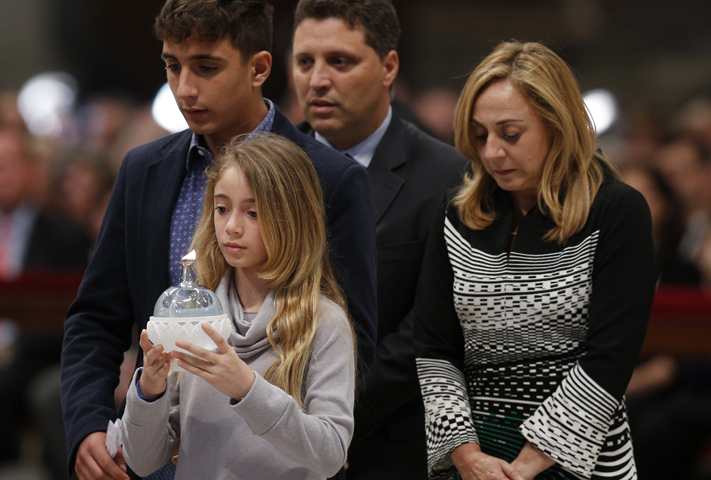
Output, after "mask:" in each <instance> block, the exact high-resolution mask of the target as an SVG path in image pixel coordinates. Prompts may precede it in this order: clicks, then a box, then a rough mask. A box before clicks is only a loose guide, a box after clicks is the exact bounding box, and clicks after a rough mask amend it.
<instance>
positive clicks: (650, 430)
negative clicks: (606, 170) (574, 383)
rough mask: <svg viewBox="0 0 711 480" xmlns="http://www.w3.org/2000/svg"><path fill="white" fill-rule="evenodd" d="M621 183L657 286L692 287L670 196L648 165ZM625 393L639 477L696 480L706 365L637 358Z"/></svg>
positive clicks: (710, 430)
mask: <svg viewBox="0 0 711 480" xmlns="http://www.w3.org/2000/svg"><path fill="white" fill-rule="evenodd" d="M622 179H623V181H624V182H625V183H627V184H628V185H630V186H631V187H633V188H634V189H636V190H637V191H639V192H640V193H642V195H643V196H644V198H645V199H646V200H647V204H648V205H649V208H650V212H651V214H652V232H653V236H654V245H655V247H656V251H657V258H658V260H659V265H660V272H659V280H658V283H659V285H676V286H682V285H685V286H698V285H699V282H700V280H701V276H700V273H699V270H698V269H697V267H696V265H695V264H694V262H692V261H690V260H688V259H685V258H683V257H682V256H681V255H680V254H679V250H678V248H677V247H678V244H679V241H680V240H681V237H682V235H683V233H684V215H683V208H682V206H681V203H680V201H679V200H678V198H677V197H676V195H675V192H674V191H673V190H672V188H671V187H670V186H669V185H668V184H667V183H666V181H665V179H664V177H663V176H662V174H661V173H660V172H659V171H658V170H656V169H655V168H654V167H652V166H651V165H628V166H626V167H625V168H623V169H622ZM701 251H702V252H703V247H702V248H701ZM625 395H626V397H627V407H628V416H629V421H630V429H631V432H632V438H633V440H634V445H635V460H636V462H637V469H638V472H639V478H642V479H645V480H656V479H660V480H661V479H670V478H684V479H693V478H696V476H695V475H696V474H697V468H698V460H699V457H700V456H701V454H702V450H703V447H704V445H705V443H706V441H707V440H708V439H709V438H711V417H710V416H709V415H710V414H711V408H707V407H706V406H705V405H711V365H709V363H708V362H707V361H704V360H695V359H689V358H683V357H679V356H676V355H671V354H667V353H659V354H655V355H653V356H651V357H647V358H642V359H641V361H640V363H639V364H638V365H637V366H636V367H635V370H634V372H633V374H632V379H631V380H630V383H629V385H628V387H627V391H626V392H625ZM659 439H664V441H663V442H660V441H659Z"/></svg>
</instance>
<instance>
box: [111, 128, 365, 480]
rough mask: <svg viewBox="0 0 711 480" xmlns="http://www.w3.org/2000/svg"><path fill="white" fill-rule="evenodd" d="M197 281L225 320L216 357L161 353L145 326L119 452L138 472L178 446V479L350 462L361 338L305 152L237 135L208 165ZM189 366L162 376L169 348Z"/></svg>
mask: <svg viewBox="0 0 711 480" xmlns="http://www.w3.org/2000/svg"><path fill="white" fill-rule="evenodd" d="M193 246H194V247H195V249H196V250H197V254H198V261H197V266H198V276H199V277H200V280H201V282H202V283H203V284H204V285H206V286H207V287H209V288H212V289H215V290H216V293H217V296H218V297H219V298H220V301H221V302H222V305H223V308H224V309H225V310H226V313H228V314H229V315H230V316H231V318H232V321H233V332H232V334H231V335H230V337H229V339H228V340H227V341H225V340H223V339H222V338H221V337H220V336H219V334H217V333H216V332H215V331H214V330H213V329H212V328H211V327H209V326H207V325H205V326H204V327H203V328H204V330H205V332H206V333H207V334H208V335H210V337H211V338H212V339H213V340H214V341H215V343H216V344H217V346H218V351H217V352H210V351H207V350H204V349H201V348H199V347H197V346H195V345H192V344H186V343H184V342H181V343H180V344H179V346H180V347H183V348H185V349H186V350H188V351H189V352H191V354H192V355H188V354H184V353H174V352H171V354H165V353H164V352H163V348H162V346H158V345H156V346H152V345H151V344H150V342H149V341H148V338H147V334H146V333H145V331H144V332H143V333H142V335H141V346H142V348H143V350H144V352H145V356H144V367H143V369H142V371H141V370H139V371H138V372H137V373H136V375H135V378H134V381H133V382H132V384H131V387H130V390H129V393H128V396H127V405H126V414H125V416H124V419H123V426H124V455H125V457H126V462H127V464H128V465H129V466H130V467H131V468H132V469H133V470H134V471H136V473H138V474H139V475H142V476H145V475H148V474H150V473H151V472H153V471H155V470H157V469H158V468H160V467H162V466H163V465H164V464H165V463H166V461H168V460H169V459H170V457H171V455H172V452H173V448H174V446H175V445H176V444H177V442H178V441H180V447H179V460H178V463H177V470H176V475H175V478H176V480H180V479H191V480H192V479H196V478H220V479H237V478H239V479H274V478H289V479H320V478H325V477H329V476H331V475H334V474H335V473H336V472H338V470H339V469H340V468H341V467H342V466H343V464H344V463H345V461H346V452H347V449H348V445H349V443H350V439H351V436H352V433H353V395H354V381H355V380H354V378H355V346H354V337H353V331H352V328H351V326H350V323H349V320H348V318H347V317H346V314H345V313H344V312H345V304H344V300H343V296H342V294H341V293H340V291H339V288H338V286H337V284H336V282H335V281H334V278H333V275H332V273H331V268H330V265H329V261H328V247H327V244H326V230H325V220H324V209H323V201H322V198H321V189H320V186H319V182H318V177H317V175H316V172H315V170H314V168H313V165H312V164H311V161H310V160H309V158H308V157H307V156H306V155H305V154H304V152H303V151H301V150H300V149H299V148H298V147H297V146H296V145H294V144H293V143H291V142H290V141H288V140H286V139H285V138H283V137H279V136H276V135H271V134H268V135H263V136H259V137H257V138H254V139H247V140H244V139H243V138H237V139H235V140H233V141H232V142H231V143H229V144H228V145H227V146H226V147H225V149H224V151H223V154H222V156H221V157H220V158H219V159H218V160H216V162H215V164H214V166H213V167H212V168H211V170H210V171H209V172H208V185H207V194H206V198H205V206H204V209H203V214H202V218H201V220H200V223H199V225H198V229H197V231H196V234H195V238H194V240H193ZM171 356H174V357H176V358H177V359H178V360H177V362H178V365H180V366H181V367H183V368H184V369H185V370H187V372H188V373H187V374H184V375H170V376H168V375H167V373H168V368H169V361H170V357H171Z"/></svg>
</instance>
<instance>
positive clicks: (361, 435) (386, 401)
mask: <svg viewBox="0 0 711 480" xmlns="http://www.w3.org/2000/svg"><path fill="white" fill-rule="evenodd" d="M297 128H299V129H300V130H301V131H303V132H305V133H309V134H311V135H313V130H312V129H311V127H310V126H309V125H308V124H306V123H302V124H300V125H299V126H298V127H297ZM467 165H468V162H467V161H466V160H465V159H464V158H463V157H461V156H460V155H459V154H458V153H457V151H456V150H455V149H454V148H452V147H451V146H450V145H447V144H445V143H443V142H440V141H439V140H436V139H434V138H432V137H430V136H429V135H426V134H425V133H423V132H422V131H421V130H419V129H418V128H417V127H415V126H414V125H412V124H411V123H409V122H407V121H405V120H403V119H402V117H401V116H400V115H399V114H398V113H397V112H396V111H393V116H392V120H391V122H390V125H389V127H388V129H387V131H386V132H385V135H384V136H383V138H382V140H381V141H380V143H379V145H378V147H377V149H376V151H375V154H374V156H373V160H372V162H371V163H370V165H369V166H368V174H369V176H370V182H371V188H372V193H373V208H374V211H375V218H376V227H375V228H376V244H377V249H378V346H377V349H376V354H375V361H374V362H373V364H372V365H371V368H370V370H369V371H368V373H367V375H366V376H365V379H364V382H363V384H362V385H361V389H360V392H359V396H358V399H357V401H356V412H355V420H356V423H355V436H354V439H353V442H352V443H351V449H350V452H349V459H350V461H351V466H352V467H353V468H358V462H363V461H365V462H369V463H377V464H380V465H382V466H386V467H387V466H389V467H390V469H393V470H398V469H401V468H402V467H403V464H402V463H401V461H405V462H408V461H411V460H412V459H413V457H419V458H418V460H419V461H420V462H424V460H425V459H424V456H425V455H426V450H425V444H424V407H423V405H422V397H421V395H420V387H419V382H418V378H417V371H416V369H415V353H414V348H413V344H412V330H413V315H412V309H413V307H414V303H415V290H416V287H417V281H418V278H419V273H420V266H421V265H422V259H423V255H424V250H425V244H426V243H427V236H428V234H429V231H430V227H431V223H432V218H433V216H434V212H435V210H436V209H437V207H438V205H440V203H441V200H442V198H443V196H444V194H445V191H446V190H447V189H449V188H450V187H452V186H454V185H456V184H458V183H460V182H461V180H462V177H463V173H464V171H465V170H466V169H467ZM375 436H379V437H381V438H384V439H385V440H386V441H387V440H392V441H397V442H398V444H399V445H400V446H401V447H403V446H404V447H405V448H402V451H403V452H409V453H408V454H407V455H409V460H408V459H407V458H406V459H399V458H397V453H396V452H394V451H393V450H389V451H385V450H384V449H375V451H374V450H373V449H368V448H367V444H368V443H369V441H370V440H371V439H372V438H373V437H375ZM407 439H410V440H411V441H410V442H408V441H407ZM403 442H404V443H403ZM408 443H409V444H410V445H409V446H408ZM361 451H362V452H363V454H362V455H361ZM366 451H367V454H366V453H365V452H366ZM361 457H362V458H361ZM421 473H422V477H423V478H424V477H426V474H427V472H426V469H424V468H423V469H422V472H421ZM386 476H387V475H386V474H385V473H384V475H383V477H384V478H385V477H386ZM369 478H370V477H369ZM373 478H375V477H373Z"/></svg>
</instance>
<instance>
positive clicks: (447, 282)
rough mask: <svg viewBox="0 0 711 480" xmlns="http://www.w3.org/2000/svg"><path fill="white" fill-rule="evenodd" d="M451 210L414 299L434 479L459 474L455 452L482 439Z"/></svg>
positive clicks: (431, 246)
mask: <svg viewBox="0 0 711 480" xmlns="http://www.w3.org/2000/svg"><path fill="white" fill-rule="evenodd" d="M445 216H446V208H445V204H444V203H443V204H442V206H441V208H440V210H439V212H438V213H437V214H436V215H435V219H434V222H433V224H432V230H431V232H430V235H429V238H428V242H427V248H426V250H425V256H424V259H423V264H422V272H421V274H420V281H419V285H418V289H417V297H416V299H415V331H414V344H415V355H416V361H417V374H418V377H419V381H420V390H421V391H422V396H423V400H424V405H425V433H426V437H427V464H428V474H429V477H430V478H431V479H447V478H450V477H451V476H453V475H455V474H456V473H457V470H456V467H455V466H454V463H452V459H451V455H450V454H451V452H452V450H454V449H455V448H457V447H459V446H461V445H463V444H465V443H469V442H476V443H478V439H477V434H476V432H475V430H474V424H473V422H472V414H471V407H470V405H469V394H468V390H467V384H466V380H465V377H464V373H463V369H464V335H463V332H462V326H461V324H460V321H459V317H458V315H457V312H456V311H455V307H454V301H453V288H454V273H453V270H452V265H451V263H450V260H449V256H448V253H447V247H446V242H445V238H444V230H445Z"/></svg>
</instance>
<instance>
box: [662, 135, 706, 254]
mask: <svg viewBox="0 0 711 480" xmlns="http://www.w3.org/2000/svg"><path fill="white" fill-rule="evenodd" d="M657 166H658V168H659V170H660V171H661V172H662V174H663V176H664V179H665V180H666V181H667V182H668V184H669V185H670V186H671V188H672V189H673V190H674V194H675V195H676V196H677V197H678V198H679V199H680V201H681V204H682V207H683V217H684V235H683V237H682V238H681V240H680V242H679V251H680V255H681V257H682V258H683V259H686V260H689V261H694V259H695V258H696V256H697V255H698V252H699V248H700V245H701V242H702V240H703V238H704V236H705V235H706V233H707V232H708V231H709V227H710V226H711V158H710V157H709V150H708V149H707V148H706V147H705V146H704V144H703V143H701V142H699V141H698V140H697V139H696V138H694V137H692V136H689V135H681V136H677V137H674V138H672V139H670V140H669V141H668V142H666V143H665V144H664V145H663V146H662V148H661V150H660V152H659V156H658V158H657Z"/></svg>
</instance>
